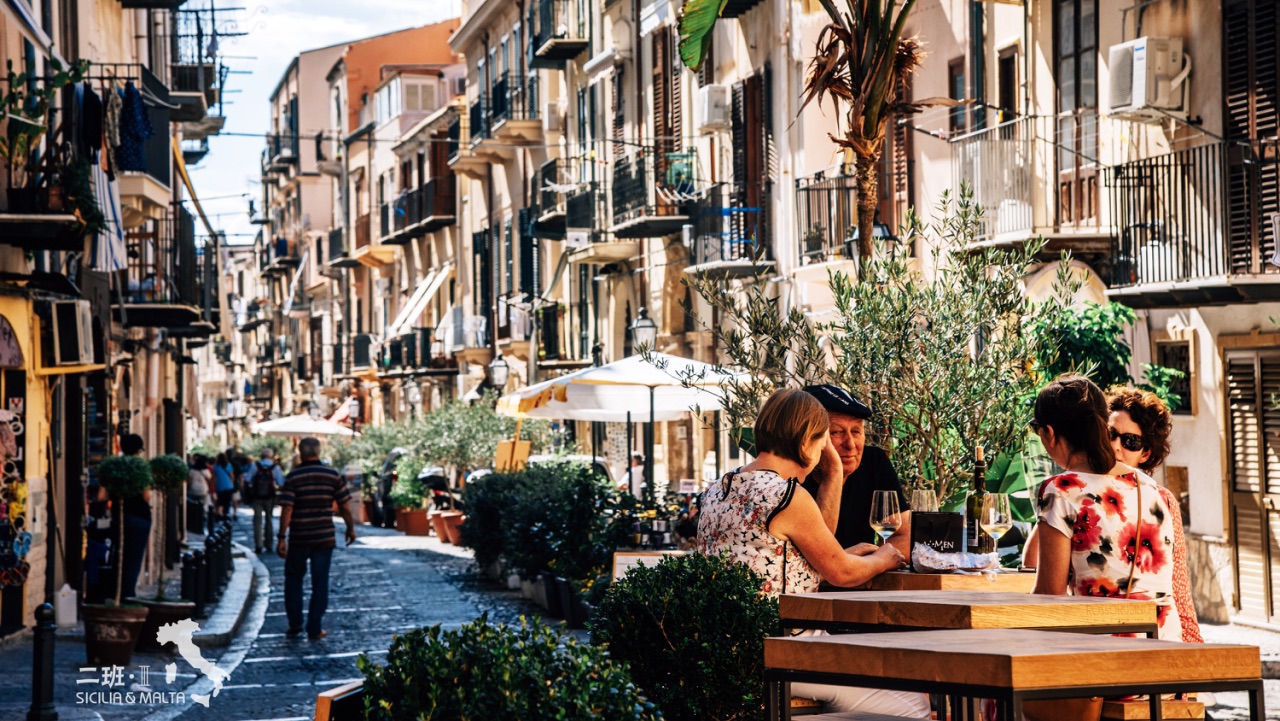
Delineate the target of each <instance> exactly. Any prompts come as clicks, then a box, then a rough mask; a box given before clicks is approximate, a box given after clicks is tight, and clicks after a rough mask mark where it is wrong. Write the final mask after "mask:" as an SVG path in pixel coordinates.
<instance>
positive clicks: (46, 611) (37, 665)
mask: <svg viewBox="0 0 1280 721" xmlns="http://www.w3.org/2000/svg"><path fill="white" fill-rule="evenodd" d="M53 619H54V613H53V604H51V603H42V604H40V606H39V608H37V609H36V628H35V652H34V653H33V655H32V656H33V657H32V660H31V710H29V711H27V721H58V710H57V709H56V708H54V706H53V644H54V639H53V635H54V633H55V632H56V631H57V630H58V625H57V624H56V623H54V620H53Z"/></svg>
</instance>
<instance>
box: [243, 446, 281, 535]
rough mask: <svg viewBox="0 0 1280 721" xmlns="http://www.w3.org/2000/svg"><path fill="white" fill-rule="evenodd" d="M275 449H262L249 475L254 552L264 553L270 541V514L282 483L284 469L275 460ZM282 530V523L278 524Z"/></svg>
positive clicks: (274, 506) (273, 509) (272, 511)
mask: <svg viewBox="0 0 1280 721" xmlns="http://www.w3.org/2000/svg"><path fill="white" fill-rule="evenodd" d="M275 457H276V454H275V451H273V450H271V449H270V448H266V449H263V451H262V460H260V461H258V462H257V463H254V464H253V475H252V476H250V477H249V483H248V485H249V502H250V503H252V504H253V547H254V553H259V554H261V553H265V552H266V550H267V544H269V543H271V514H273V513H274V512H275V510H276V492H277V491H278V490H279V489H280V486H283V485H284V471H282V470H280V466H279V465H278V464H277V463H276V461H275ZM280 530H281V531H283V530H284V523H281V524H280Z"/></svg>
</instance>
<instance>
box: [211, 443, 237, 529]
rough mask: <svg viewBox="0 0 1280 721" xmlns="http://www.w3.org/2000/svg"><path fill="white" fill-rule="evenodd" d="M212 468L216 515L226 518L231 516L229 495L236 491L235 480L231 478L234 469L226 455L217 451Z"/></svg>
mask: <svg viewBox="0 0 1280 721" xmlns="http://www.w3.org/2000/svg"><path fill="white" fill-rule="evenodd" d="M212 470H213V484H214V492H215V493H217V498H218V517H219V518H222V519H226V518H229V517H230V516H231V496H232V494H234V493H235V492H236V485H235V481H234V480H232V478H231V474H232V472H233V471H234V469H233V468H232V467H231V463H230V462H228V461H227V455H226V454H225V453H219V454H218V457H217V458H215V459H214V461H213V469H212Z"/></svg>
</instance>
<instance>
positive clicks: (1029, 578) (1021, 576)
mask: <svg viewBox="0 0 1280 721" xmlns="http://www.w3.org/2000/svg"><path fill="white" fill-rule="evenodd" d="M1035 586H1036V574H1034V573H1022V572H1019V571H1001V572H999V573H995V574H990V575H988V574H977V573H916V572H914V571H890V572H888V573H882V574H880V575H879V576H876V577H875V578H873V579H872V580H871V584H870V585H869V586H863V587H862V588H863V589H864V590H870V591H1008V592H1011V593H1031V590H1032V589H1033V588H1035ZM851 590H852V589H851Z"/></svg>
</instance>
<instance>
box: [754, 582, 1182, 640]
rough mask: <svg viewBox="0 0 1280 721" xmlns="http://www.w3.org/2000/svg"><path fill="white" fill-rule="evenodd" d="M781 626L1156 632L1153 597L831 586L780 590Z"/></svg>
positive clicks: (872, 628)
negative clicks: (791, 591) (827, 588)
mask: <svg viewBox="0 0 1280 721" xmlns="http://www.w3.org/2000/svg"><path fill="white" fill-rule="evenodd" d="M778 616H779V618H781V619H782V625H783V626H784V627H786V628H813V629H822V630H825V631H830V632H833V633H836V632H849V631H875V632H882V631H909V630H913V629H915V630H920V629H973V628H1031V629H1042V630H1054V631H1071V632H1075V633H1136V634H1147V635H1149V636H1151V637H1153V638H1154V637H1155V635H1156V633H1157V632H1158V631H1159V624H1158V622H1157V619H1156V602H1155V601H1144V600H1129V599H1123V598H1099V597H1095V596H1041V595H1034V594H1029V593H1008V592H1004V591H839V592H834V593H795V594H784V595H783V596H781V597H780V598H779V599H778Z"/></svg>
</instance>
